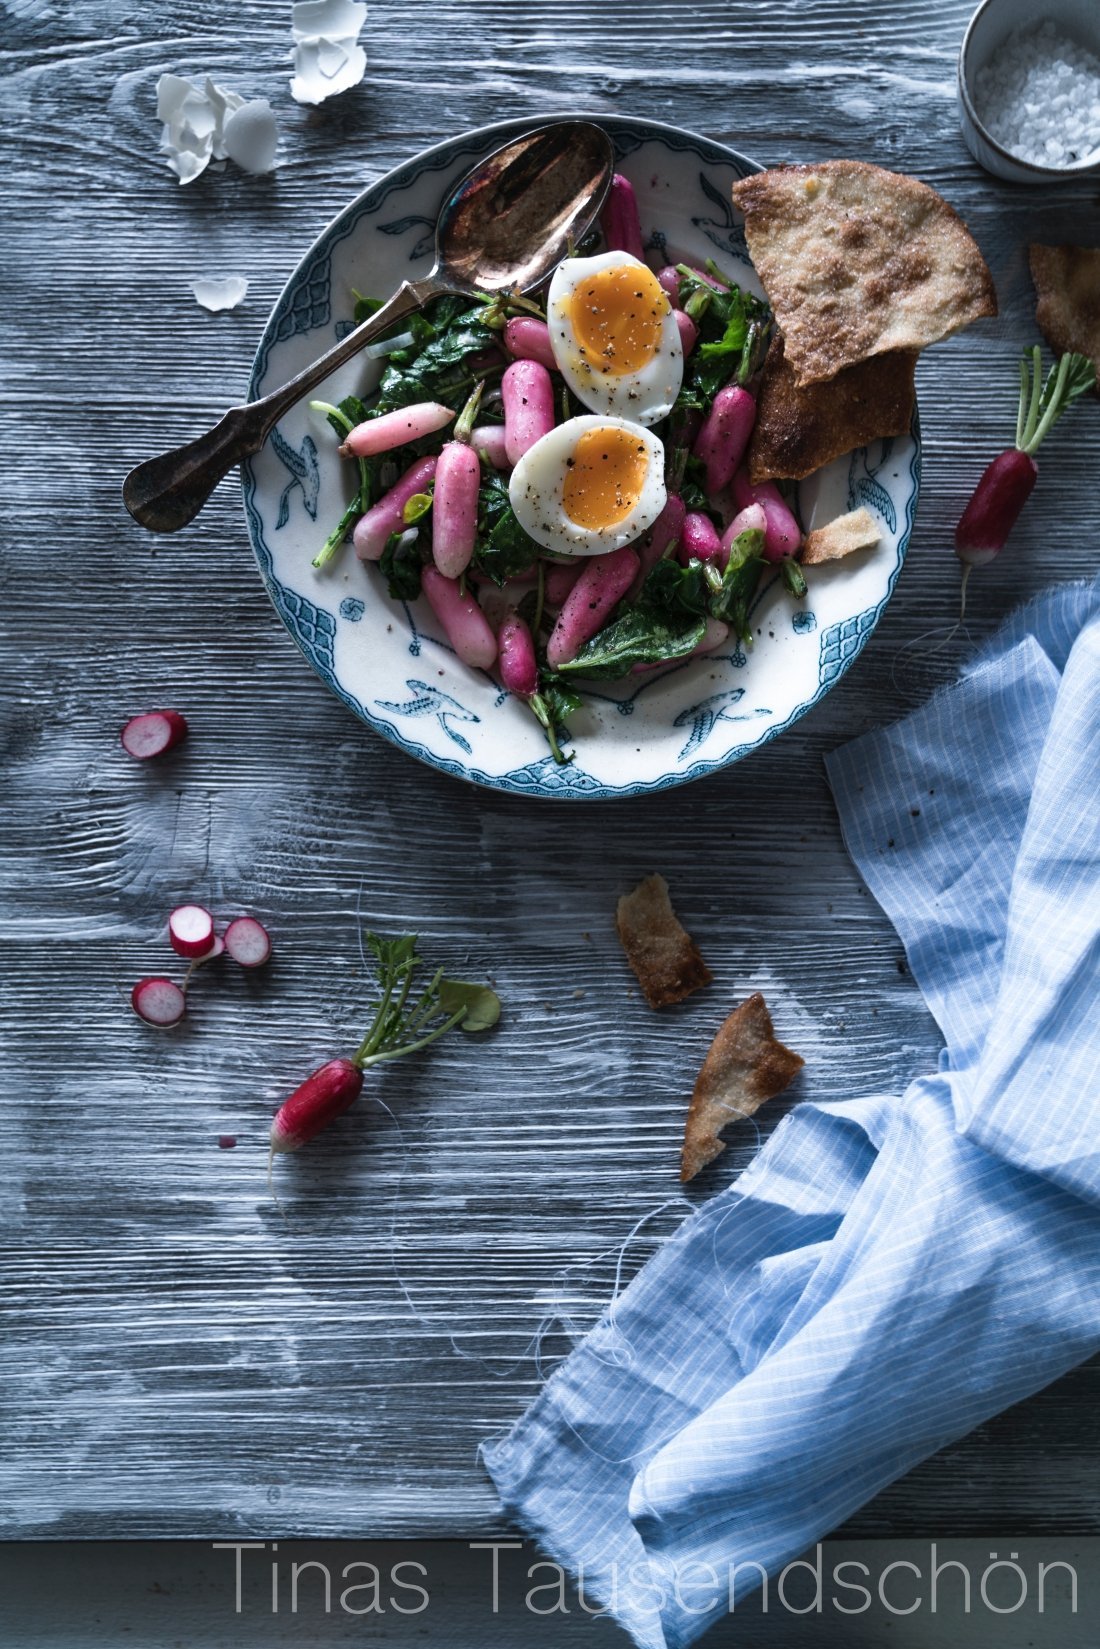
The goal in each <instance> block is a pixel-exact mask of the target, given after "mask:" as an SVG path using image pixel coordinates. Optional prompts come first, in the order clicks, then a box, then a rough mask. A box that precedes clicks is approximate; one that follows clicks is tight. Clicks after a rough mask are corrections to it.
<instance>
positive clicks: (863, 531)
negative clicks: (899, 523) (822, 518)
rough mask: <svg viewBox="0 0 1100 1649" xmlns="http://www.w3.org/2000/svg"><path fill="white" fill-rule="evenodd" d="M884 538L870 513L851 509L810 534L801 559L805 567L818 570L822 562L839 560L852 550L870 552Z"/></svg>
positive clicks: (807, 535)
mask: <svg viewBox="0 0 1100 1649" xmlns="http://www.w3.org/2000/svg"><path fill="white" fill-rule="evenodd" d="M881 537H882V533H881V531H880V530H879V527H878V525H877V523H876V521H875V518H874V516H873V515H872V514H871V512H870V510H863V509H859V510H852V511H850V513H849V514H848V515H838V516H837V518H836V520H835V521H829V522H827V523H826V524H825V526H824V527H815V528H814V530H813V532H810V533H807V534H806V542H805V543H804V544H803V546H802V554H801V556H800V557H799V560H800V561H801V562H802V565H803V566H804V567H816V566H817V565H818V564H819V563H820V562H822V561H839V560H840V558H841V556H844V555H851V554H852V552H853V550H869V549H870V548H871V546H872V544H877V543H878V541H879V539H880V538H881Z"/></svg>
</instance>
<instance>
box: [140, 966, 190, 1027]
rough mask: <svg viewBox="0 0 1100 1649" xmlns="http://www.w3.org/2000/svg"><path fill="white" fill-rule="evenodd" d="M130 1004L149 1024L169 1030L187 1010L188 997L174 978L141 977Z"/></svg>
mask: <svg viewBox="0 0 1100 1649" xmlns="http://www.w3.org/2000/svg"><path fill="white" fill-rule="evenodd" d="M130 1005H131V1007H132V1008H133V1010H134V1012H135V1013H136V1014H137V1016H138V1018H139V1019H144V1021H145V1023H146V1024H147V1025H156V1026H158V1027H159V1029H161V1030H168V1029H169V1028H170V1027H171V1026H172V1025H178V1024H179V1022H180V1020H181V1019H182V1018H183V1016H184V1014H185V1013H186V1012H187V998H186V996H185V995H184V994H183V991H182V990H181V989H180V987H179V986H178V985H177V984H176V982H175V980H173V979H158V978H152V979H139V980H138V982H137V984H136V985H135V986H134V988H133V990H132V991H131V992H130Z"/></svg>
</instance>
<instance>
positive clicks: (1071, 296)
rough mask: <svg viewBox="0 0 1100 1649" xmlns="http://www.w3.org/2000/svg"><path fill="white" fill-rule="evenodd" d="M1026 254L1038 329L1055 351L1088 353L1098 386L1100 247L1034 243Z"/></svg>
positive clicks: (1099, 370) (1059, 352)
mask: <svg viewBox="0 0 1100 1649" xmlns="http://www.w3.org/2000/svg"><path fill="white" fill-rule="evenodd" d="M1027 254H1028V261H1029V262H1030V264H1031V278H1032V280H1033V281H1034V283H1035V292H1036V295H1037V297H1038V300H1039V301H1038V303H1037V305H1036V307H1035V319H1036V321H1037V322H1038V323H1039V331H1040V332H1041V333H1042V334H1043V337H1044V338H1045V339H1046V341H1047V343H1048V344H1049V345H1050V347H1051V349H1054V350H1056V351H1057V352H1058V354H1059V355H1068V354H1069V353H1070V351H1071V350H1072V351H1074V352H1075V353H1076V354H1078V355H1087V356H1088V357H1089V359H1090V360H1091V361H1092V364H1093V366H1094V367H1095V368H1096V387H1097V391H1098V392H1100V247H1097V246H1040V245H1037V244H1036V245H1032V246H1029V247H1028V249H1027Z"/></svg>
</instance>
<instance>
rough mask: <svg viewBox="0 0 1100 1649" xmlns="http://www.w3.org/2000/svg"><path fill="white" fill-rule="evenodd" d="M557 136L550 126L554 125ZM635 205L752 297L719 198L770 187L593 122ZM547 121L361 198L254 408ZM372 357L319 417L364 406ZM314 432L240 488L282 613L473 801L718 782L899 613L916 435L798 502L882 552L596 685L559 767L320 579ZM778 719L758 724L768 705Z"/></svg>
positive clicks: (272, 324)
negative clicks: (890, 606)
mask: <svg viewBox="0 0 1100 1649" xmlns="http://www.w3.org/2000/svg"><path fill="white" fill-rule="evenodd" d="M548 118H549V117H548ZM584 118H588V119H592V120H595V121H596V122H597V123H598V124H600V125H602V126H603V127H604V129H605V130H606V131H607V132H608V133H609V135H610V136H611V138H612V140H613V141H614V143H615V148H616V155H617V165H618V166H619V167H620V169H621V170H622V171H624V172H625V173H626V174H627V176H629V177H630V178H631V181H632V182H633V183H634V185H635V189H636V191H637V193H638V195H639V205H640V208H641V214H642V221H643V228H644V229H645V230H646V231H647V233H648V234H649V237H650V238H649V242H648V244H647V251H648V252H650V253H651V254H652V261H655V262H660V263H663V262H666V261H668V260H669V257H675V258H684V259H687V261H692V262H698V261H701V260H702V259H703V257H705V256H707V255H711V256H714V257H716V258H717V260H718V262H719V263H722V262H723V259H725V260H726V262H727V263H728V264H730V265H731V266H734V267H731V272H733V273H737V269H738V267H739V269H740V276H739V278H741V279H743V280H744V281H746V282H747V283H751V284H753V285H755V287H756V289H757V290H758V291H759V290H760V287H759V282H758V281H757V279H756V276H755V272H754V271H753V270H752V265H751V262H750V260H749V258H748V253H747V250H746V249H745V244H744V236H743V233H742V231H741V228H740V226H739V223H738V222H737V221H736V219H735V216H734V213H733V209H732V205H731V203H730V194H729V184H730V182H731V181H732V180H733V178H735V177H743V176H746V175H747V174H748V173H750V172H754V171H758V170H759V169H760V168H759V166H758V164H757V163H756V162H755V161H752V160H749V159H748V158H747V157H745V156H744V155H742V154H740V153H738V152H737V151H736V150H734V149H731V148H729V147H728V146H726V145H725V144H722V143H719V142H718V141H716V140H715V139H713V138H709V137H703V136H701V135H699V134H697V133H694V132H690V131H687V130H685V129H683V128H681V127H678V126H671V125H667V124H665V123H663V122H659V121H651V120H642V119H635V118H632V117H629V116H621V115H620V116H606V115H591V116H586V117H584ZM544 124H546V119H543V120H541V121H535V120H524V119H516V120H507V121H500V122H497V123H495V124H493V125H490V126H482V127H479V128H477V129H476V130H472V131H467V132H463V133H461V134H460V135H458V136H456V137H453V138H448V139H445V140H444V141H443V142H441V143H437V144H435V145H433V146H432V147H431V148H429V149H425V150H423V151H422V152H421V153H419V154H417V155H414V156H413V157H412V158H411V159H409V160H407V161H405V162H403V163H402V164H401V165H399V166H397V167H395V168H394V169H393V170H392V171H390V172H388V173H386V174H385V175H384V176H383V177H381V178H379V179H378V180H377V182H375V183H373V184H372V185H371V186H370V187H369V188H367V189H365V190H364V191H363V192H362V194H360V195H359V196H358V197H357V198H356V199H355V200H353V201H352V202H351V203H350V204H349V205H348V206H347V207H345V208H344V210H343V211H342V212H340V213H339V214H338V215H337V216H336V217H335V218H333V220H332V221H331V223H329V224H328V226H327V227H326V228H325V229H324V230H323V231H322V233H321V234H320V236H319V237H318V238H317V240H316V241H315V242H314V243H313V245H312V247H311V248H310V249H309V251H308V252H307V253H306V254H305V256H304V257H303V258H302V260H301V262H300V263H299V264H298V267H297V268H296V270H295V271H294V273H293V274H292V275H291V277H290V279H289V281H288V282H287V284H286V286H285V287H284V289H283V291H282V293H281V294H280V296H279V298H278V299H277V300H276V303H275V306H274V308H273V309H272V312H271V315H270V317H269V319H268V321H267V324H266V326H265V328H264V332H263V336H262V338H261V340H260V344H259V348H258V350H257V353H256V359H255V362H254V364H253V369H252V376H251V380H250V385H249V397H250V399H256V398H257V397H259V396H260V395H262V394H264V393H266V392H267V391H268V390H270V389H273V388H275V387H276V386H277V385H278V384H279V383H282V382H285V381H286V380H287V379H288V378H289V377H291V376H292V375H293V373H294V372H296V371H298V370H300V368H301V367H303V366H305V365H306V364H307V363H308V362H310V361H312V360H315V359H316V358H317V356H319V355H320V354H322V353H323V352H324V350H325V349H326V348H327V347H328V346H329V345H330V344H331V343H332V342H333V339H334V336H341V335H342V334H343V332H344V331H346V329H347V328H348V327H350V325H351V314H352V306H353V303H354V297H353V290H354V289H357V290H359V291H363V292H368V293H370V295H372V296H386V295H388V293H389V292H390V291H392V290H393V289H394V288H395V287H396V286H397V285H398V284H399V283H400V281H401V280H402V279H405V278H416V277H418V276H420V275H422V274H424V273H425V272H426V271H427V269H428V268H429V267H430V265H431V261H432V247H433V228H434V221H435V214H436V212H437V210H438V206H439V204H440V203H441V202H442V200H443V198H444V197H445V195H446V194H447V192H448V190H449V188H450V186H451V184H452V183H453V182H454V181H455V180H456V179H457V178H458V177H460V176H461V175H462V174H463V173H464V172H465V171H467V170H468V169H469V167H470V166H471V165H472V164H473V163H474V162H475V161H476V160H477V159H478V158H479V156H481V155H483V154H487V153H488V152H489V151H490V150H492V149H494V148H496V147H498V146H499V145H500V144H501V143H502V142H504V141H506V140H507V139H508V138H509V137H511V136H514V135H516V134H517V133H519V132H522V131H525V130H530V129H531V128H533V127H534V126H536V125H544ZM380 370H381V368H380V366H377V365H372V363H370V362H365V361H364V359H363V358H362V357H360V359H359V360H358V361H355V362H352V363H349V365H348V366H346V367H344V368H341V369H340V371H339V372H338V373H337V374H334V375H333V378H332V379H331V380H330V381H329V384H327V385H326V386H325V387H324V388H323V389H322V390H321V391H319V392H318V394H319V396H321V397H323V398H328V399H339V398H340V397H341V396H343V395H346V394H348V393H350V392H352V391H353V390H354V391H355V392H361V391H362V390H363V389H364V387H365V374H366V373H367V372H369V371H374V372H378V371H380ZM335 449H336V440H335V438H334V437H333V436H332V434H331V431H329V430H328V428H327V426H326V425H325V423H324V420H323V419H321V418H319V417H318V415H317V414H316V413H313V412H311V411H310V410H309V407H308V404H306V403H302V404H300V405H299V406H298V407H296V408H294V409H293V410H292V411H291V413H289V414H287V416H286V417H285V418H284V419H282V420H281V421H280V423H279V425H278V426H277V427H276V429H275V430H274V431H273V433H272V437H271V439H270V440H269V442H268V443H267V445H266V446H265V447H264V448H263V449H262V450H261V452H259V453H258V454H256V456H255V457H253V458H251V459H249V460H248V461H247V462H246V463H245V464H244V465H243V466H242V481H243V486H244V502H245V514H246V519H247V523H248V531H249V537H250V539H251V542H252V547H253V550H254V552H255V555H256V560H257V563H258V565H259V569H260V573H261V576H262V578H263V581H264V584H265V586H266V588H267V591H268V594H269V595H270V597H271V599H272V602H273V603H274V606H275V609H276V611H277V612H278V614H279V616H280V618H281V619H282V620H283V623H284V624H285V625H286V627H287V629H288V630H289V632H290V634H291V636H292V637H293V639H294V640H295V642H296V643H297V644H298V646H299V647H300V648H301V650H302V652H303V653H304V654H305V655H306V657H307V658H308V660H309V662H310V663H311V665H312V666H313V668H314V670H315V671H316V672H317V674H318V675H319V676H320V677H321V679H322V680H323V681H324V682H325V683H326V685H327V686H328V687H329V688H330V689H331V690H332V691H333V692H334V693H335V694H336V695H337V697H338V698H340V699H341V700H342V701H343V702H344V703H345V704H346V705H347V706H348V707H349V709H351V710H352V711H353V712H354V714H355V715H357V716H358V717H359V718H360V719H361V720H362V721H364V722H366V723H367V724H368V725H369V726H371V727H373V728H374V729H375V731H377V732H378V733H380V734H381V735H382V736H383V737H384V738H385V739H387V740H389V742H390V743H392V744H395V745H397V746H398V747H399V748H401V749H403V750H405V751H406V752H407V753H409V754H410V755H413V756H415V757H417V758H418V759H419V760H421V761H425V762H427V763H429V764H430V765H432V766H434V767H436V768H439V769H440V770H442V771H443V772H446V773H450V774H453V775H454V776H456V777H458V778H464V779H467V780H470V781H472V782H474V783H477V784H482V785H487V786H489V787H491V788H493V789H499V790H507V791H512V792H515V793H518V794H523V795H532V796H539V797H547V798H552V799H555V800H568V801H576V800H590V799H607V798H610V797H625V796H634V795H640V794H646V793H650V792H653V791H656V790H663V789H667V788H669V787H670V786H673V785H678V784H685V783H687V782H689V781H690V780H693V779H698V778H702V777H705V776H706V775H707V774H710V773H715V772H719V771H721V770H722V769H723V768H726V767H728V766H729V765H730V764H731V763H732V762H735V761H738V760H740V759H741V758H742V757H743V756H746V755H749V754H751V752H752V751H754V750H757V749H759V748H760V747H761V746H762V745H763V744H766V743H768V742H770V740H771V739H773V738H776V737H777V736H778V735H779V734H780V733H781V732H783V731H784V730H785V729H786V728H787V727H789V726H791V725H792V723H793V722H794V721H796V720H798V719H799V718H800V717H801V716H803V715H805V714H806V712H807V711H808V710H810V709H811V708H812V707H813V705H815V704H816V703H817V702H818V701H819V700H820V699H821V698H822V697H823V696H824V694H825V693H827V692H828V691H829V690H830V688H831V687H832V686H833V685H835V683H836V682H837V681H838V680H839V679H840V678H841V676H842V675H844V673H845V672H846V671H847V670H848V669H849V668H850V667H851V665H852V664H853V662H854V661H855V659H856V658H857V657H858V656H859V654H860V652H861V651H862V650H863V648H864V646H865V645H866V643H867V641H868V639H869V637H870V635H871V633H872V631H873V630H874V627H875V625H876V624H877V622H878V619H879V618H880V616H881V614H882V612H883V610H884V608H885V606H886V603H887V601H888V600H889V598H890V596H891V594H892V593H893V589H894V586H895V584H896V582H897V578H898V574H899V573H900V570H901V567H902V564H903V562H904V559H905V553H906V549H907V547H908V543H909V537H910V533H911V531H912V526H913V519H914V515H915V511H916V505H917V499H918V496H919V490H920V456H921V449H920V433H919V425H918V421H917V416H916V412H915V411H914V418H913V426H912V430H911V432H910V434H909V435H908V436H906V437H901V438H898V439H895V440H888V441H880V442H875V443H874V444H873V445H872V446H871V447H868V448H866V449H862V450H861V451H859V452H856V453H852V454H850V455H848V456H847V457H845V458H841V459H837V460H835V461H834V463H833V464H831V465H828V466H827V467H826V468H825V469H824V470H822V471H820V472H819V473H818V475H816V476H813V477H810V478H808V480H807V481H805V482H802V483H801V484H800V486H799V505H800V509H801V511H802V514H803V518H804V521H805V524H806V526H807V527H810V526H813V525H820V524H821V523H822V522H824V521H826V520H828V519H831V518H832V517H833V516H835V515H839V514H842V513H843V512H844V511H845V510H846V509H849V508H854V507H855V506H856V505H857V504H862V505H864V506H866V507H867V508H869V509H871V511H872V513H874V514H875V515H876V517H877V519H878V523H879V526H880V530H881V532H882V538H881V540H880V544H879V546H878V547H877V548H876V549H875V550H873V551H866V552H861V553H860V554H859V555H858V556H854V557H851V558H849V560H847V561H845V562H841V563H837V564H834V566H833V567H831V568H829V567H821V568H814V569H813V578H812V580H811V589H810V593H809V596H808V597H807V598H806V600H805V601H804V602H803V603H801V604H795V603H793V602H792V600H791V598H790V597H789V596H787V595H786V594H785V593H784V592H783V591H782V588H781V585H780V581H779V580H778V579H776V578H774V577H773V578H772V579H771V580H770V581H768V582H767V583H766V586H765V587H764V588H762V591H761V593H760V594H759V595H758V597H757V601H756V603H755V606H754V613H753V623H754V629H755V631H756V632H757V634H756V639H755V645H754V647H753V649H752V651H751V654H750V653H749V652H748V650H747V649H745V648H744V647H742V646H741V645H740V644H739V643H737V644H734V645H732V647H731V646H730V644H727V650H725V651H723V650H719V652H718V653H716V654H714V655H710V656H708V657H705V658H697V659H694V660H688V661H685V662H684V663H682V664H680V665H678V666H672V667H669V668H668V669H667V670H663V671H656V672H651V673H648V674H645V675H641V676H634V677H631V678H629V679H628V681H627V682H625V683H594V684H593V691H592V692H591V693H589V694H586V697H585V708H584V709H583V710H582V711H580V712H578V713H577V714H576V715H574V716H573V717H571V718H570V730H571V735H572V737H571V739H570V741H569V745H568V748H570V749H571V750H572V752H573V759H572V760H571V761H570V762H569V763H568V764H567V765H565V766H564V767H562V766H558V765H557V764H556V763H555V762H554V760H553V757H552V756H551V754H550V751H549V749H548V748H547V747H546V744H545V740H544V737H543V734H542V731H541V729H540V728H539V727H538V724H537V723H536V722H535V719H534V717H533V716H532V715H531V714H530V712H529V711H528V710H527V709H526V707H525V706H523V705H521V704H520V703H519V702H518V701H517V700H515V699H514V698H511V697H510V696H509V695H507V694H505V693H504V692H502V690H501V689H500V687H499V685H498V684H497V683H496V682H495V681H493V680H492V679H491V677H490V676H488V675H485V674H482V673H480V672H476V671H471V670H468V669H467V668H466V667H465V666H463V665H461V664H460V663H459V662H458V661H457V660H456V659H455V658H454V655H453V651H452V650H451V649H450V648H449V647H448V646H447V644H446V642H445V639H444V638H443V637H442V635H441V634H440V633H439V631H438V628H437V627H436V626H434V623H433V620H432V618H431V615H430V613H428V612H427V611H426V610H422V608H423V604H422V603H421V602H417V603H415V604H414V605H413V606H411V607H410V606H407V605H405V604H398V603H393V602H391V601H390V600H389V599H388V597H387V595H386V593H385V588H384V585H382V583H381V580H380V576H379V573H378V570H377V568H374V567H370V568H367V567H364V566H363V565H362V564H361V563H359V562H358V561H357V560H356V558H355V556H354V552H353V551H352V550H351V548H350V546H348V547H347V548H346V549H345V551H344V552H343V558H342V559H341V560H340V561H339V562H338V563H337V564H336V566H335V568H334V570H333V571H332V572H326V573H321V574H318V573H316V572H314V570H313V568H312V567H311V565H310V563H311V560H312V557H313V554H314V553H315V551H316V549H317V548H318V547H319V545H320V543H321V542H322V541H323V539H324V538H325V537H326V535H327V533H328V531H329V530H330V528H331V526H333V525H334V524H335V522H336V520H338V518H339V514H340V512H341V510H342V509H343V506H344V502H345V500H346V497H347V496H348V488H349V482H348V480H347V473H346V469H345V467H344V466H343V465H342V461H341V460H340V459H339V458H338V457H337V456H336V451H335ZM765 701H767V702H765Z"/></svg>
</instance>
